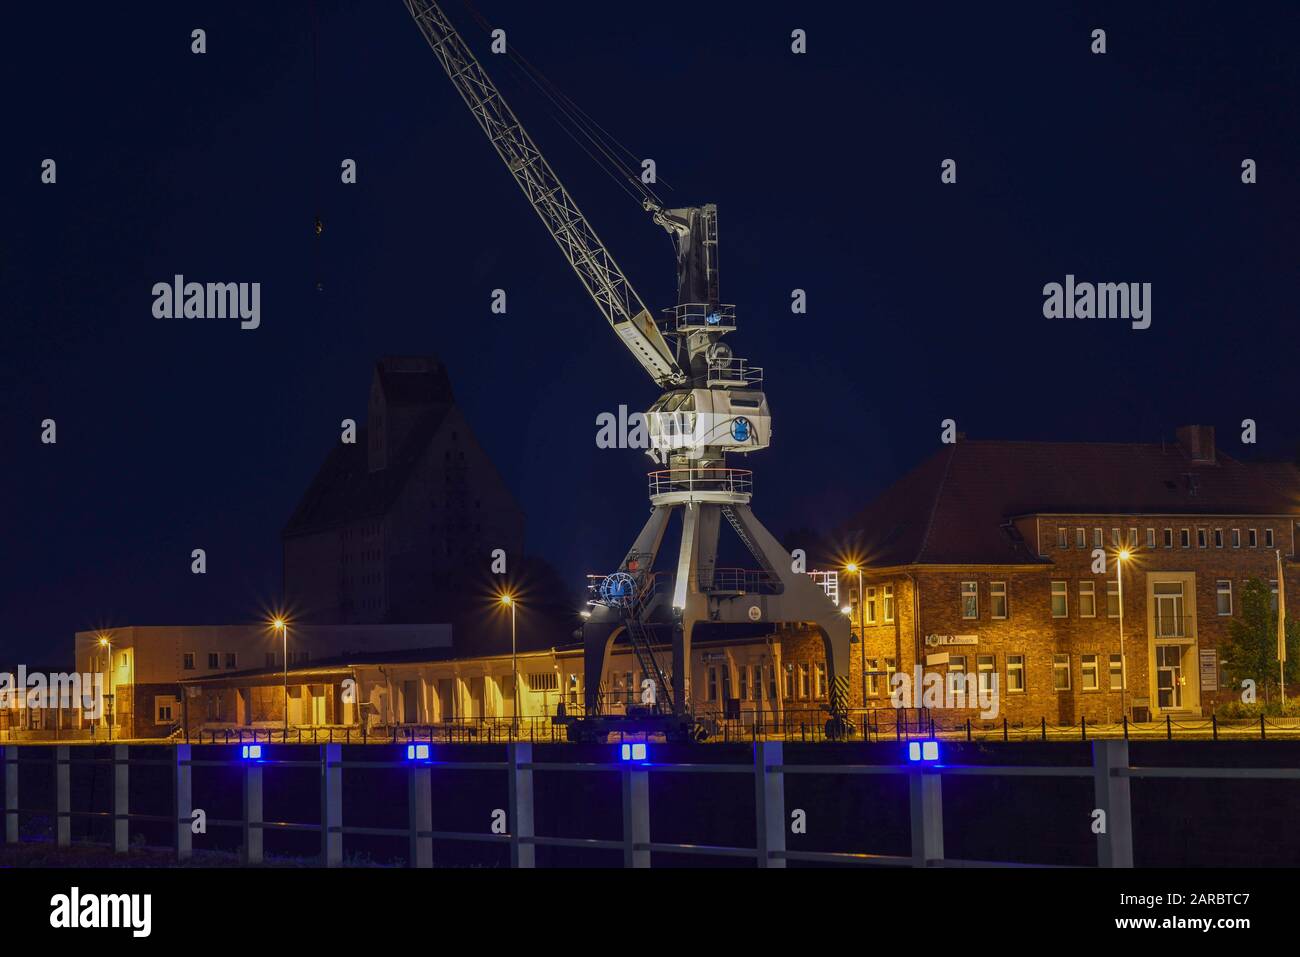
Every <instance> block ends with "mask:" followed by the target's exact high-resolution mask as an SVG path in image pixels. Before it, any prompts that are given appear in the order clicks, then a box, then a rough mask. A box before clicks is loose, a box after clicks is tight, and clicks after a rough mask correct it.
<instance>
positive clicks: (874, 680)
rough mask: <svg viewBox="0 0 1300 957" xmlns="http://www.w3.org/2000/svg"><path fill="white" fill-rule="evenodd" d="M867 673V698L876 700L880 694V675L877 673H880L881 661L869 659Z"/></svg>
mask: <svg viewBox="0 0 1300 957" xmlns="http://www.w3.org/2000/svg"><path fill="white" fill-rule="evenodd" d="M867 671H868V674H867V697H868V698H874V697H876V696H877V695H879V694H880V675H879V674H877V673H876V672H878V671H880V659H879V658H868V659H867Z"/></svg>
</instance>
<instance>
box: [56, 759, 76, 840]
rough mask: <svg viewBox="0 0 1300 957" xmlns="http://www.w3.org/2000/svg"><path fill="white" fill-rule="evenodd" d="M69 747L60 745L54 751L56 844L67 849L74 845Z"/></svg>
mask: <svg viewBox="0 0 1300 957" xmlns="http://www.w3.org/2000/svg"><path fill="white" fill-rule="evenodd" d="M70 760H71V759H70V758H69V756H68V746H67V745H66V744H60V745H58V746H57V747H56V748H55V749H54V822H55V823H54V828H55V835H56V838H55V843H57V844H58V846H59V847H67V846H68V845H69V844H71V843H72V787H71V781H72V768H71V767H70V766H69V761H70Z"/></svg>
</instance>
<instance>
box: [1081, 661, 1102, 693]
mask: <svg viewBox="0 0 1300 957" xmlns="http://www.w3.org/2000/svg"><path fill="white" fill-rule="evenodd" d="M1079 668H1080V671H1081V673H1082V677H1083V690H1084V691H1098V690H1100V688H1101V676H1100V675H1099V674H1098V670H1097V656H1096V655H1082V656H1080V661H1079Z"/></svg>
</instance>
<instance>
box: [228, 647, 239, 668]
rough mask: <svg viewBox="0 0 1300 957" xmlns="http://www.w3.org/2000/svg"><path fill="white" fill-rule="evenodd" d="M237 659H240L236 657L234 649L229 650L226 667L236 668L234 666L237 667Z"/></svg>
mask: <svg viewBox="0 0 1300 957" xmlns="http://www.w3.org/2000/svg"><path fill="white" fill-rule="evenodd" d="M237 660H238V659H237V658H236V657H235V653H234V652H233V651H227V652H226V667H227V668H234V667H235V662H236V661H237Z"/></svg>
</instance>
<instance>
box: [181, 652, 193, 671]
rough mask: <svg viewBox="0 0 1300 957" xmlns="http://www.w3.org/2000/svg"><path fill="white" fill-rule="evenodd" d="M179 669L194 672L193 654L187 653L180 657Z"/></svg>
mask: <svg viewBox="0 0 1300 957" xmlns="http://www.w3.org/2000/svg"><path fill="white" fill-rule="evenodd" d="M181 667H182V668H184V669H185V670H186V671H193V670H194V652H192V651H187V652H185V654H183V655H181Z"/></svg>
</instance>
